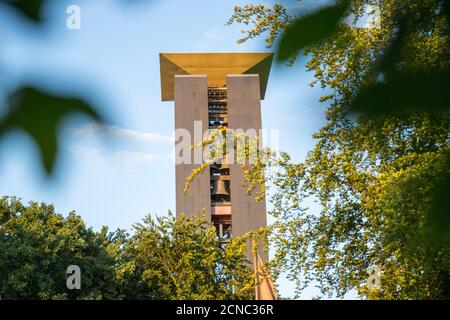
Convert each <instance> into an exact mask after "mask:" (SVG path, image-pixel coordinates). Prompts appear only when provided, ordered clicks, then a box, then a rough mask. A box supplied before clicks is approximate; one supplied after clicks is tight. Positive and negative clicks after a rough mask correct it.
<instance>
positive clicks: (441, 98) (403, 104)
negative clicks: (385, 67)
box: [350, 72, 450, 115]
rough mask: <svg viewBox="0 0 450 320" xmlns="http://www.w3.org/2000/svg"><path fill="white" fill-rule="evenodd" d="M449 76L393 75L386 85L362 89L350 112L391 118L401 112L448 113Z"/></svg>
mask: <svg viewBox="0 0 450 320" xmlns="http://www.w3.org/2000/svg"><path fill="white" fill-rule="evenodd" d="M449 88H450V74H448V73H444V72H434V73H425V72H424V73H420V72H417V73H407V72H397V73H396V74H394V75H393V76H392V77H391V78H389V79H388V80H386V81H381V82H378V83H376V84H374V85H373V86H370V87H367V88H366V89H363V90H362V91H361V93H360V94H359V95H358V96H356V98H355V99H354V100H353V103H352V104H351V106H350V108H351V111H356V112H364V113H366V114H372V115H379V114H386V115H388V114H392V113H394V112H398V111H402V110H405V109H411V110H417V111H440V110H443V109H448V108H449V105H448V102H449V101H450V90H448V89H449Z"/></svg>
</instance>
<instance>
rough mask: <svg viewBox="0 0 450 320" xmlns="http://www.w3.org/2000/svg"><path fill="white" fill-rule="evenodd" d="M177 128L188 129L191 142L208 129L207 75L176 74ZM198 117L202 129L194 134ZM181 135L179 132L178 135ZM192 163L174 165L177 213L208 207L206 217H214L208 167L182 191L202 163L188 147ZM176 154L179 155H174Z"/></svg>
mask: <svg viewBox="0 0 450 320" xmlns="http://www.w3.org/2000/svg"><path fill="white" fill-rule="evenodd" d="M174 96H175V129H185V130H187V131H188V132H189V133H190V135H191V139H190V141H189V144H197V143H199V142H200V141H202V138H203V136H202V135H203V131H204V130H206V129H208V79H207V77H206V75H175V79H174ZM196 121H199V122H200V124H201V127H202V128H201V130H199V131H201V132H199V134H197V136H195V135H194V123H195V122H196ZM177 132H178V131H177ZM175 138H176V139H177V138H178V137H177V135H176V137H175ZM185 152H189V157H188V158H189V160H190V162H191V163H181V164H176V166H175V177H176V183H175V184H176V215H177V218H178V217H179V216H180V214H181V213H185V214H186V216H188V217H190V216H197V215H199V214H200V212H201V210H205V214H206V218H207V220H208V221H211V201H210V181H209V180H210V179H209V170H205V172H203V173H202V174H200V175H199V176H198V177H197V178H196V179H194V181H193V182H192V184H191V187H190V191H189V193H187V194H185V193H184V192H183V189H184V186H185V182H186V177H188V176H189V175H190V174H191V172H192V170H193V169H194V168H196V167H197V166H198V165H199V164H195V163H194V160H195V159H194V156H193V153H194V152H191V151H190V150H189V149H188V150H185ZM175 157H177V155H175Z"/></svg>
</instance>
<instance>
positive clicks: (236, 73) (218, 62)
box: [160, 53, 272, 261]
mask: <svg viewBox="0 0 450 320" xmlns="http://www.w3.org/2000/svg"><path fill="white" fill-rule="evenodd" d="M271 63H272V54H271V53H161V54H160V67H161V95H162V100H163V101H175V129H178V130H176V137H175V138H176V140H178V139H179V138H180V137H179V135H180V132H181V133H183V132H189V133H190V141H189V142H190V144H197V143H199V142H200V141H201V140H202V139H203V138H204V136H203V132H204V131H205V130H208V129H212V128H215V127H217V126H227V127H228V128H230V129H243V130H248V129H254V130H257V131H258V130H259V129H261V100H262V99H264V94H265V90H266V85H267V80H268V76H269V71H270V66H271ZM199 125H200V127H199ZM184 138H185V137H184ZM176 143H177V142H176ZM182 158H183V159H184V160H183V161H181V162H180V161H179V163H176V166H175V167H176V168H175V170H176V213H177V217H178V216H179V215H180V214H181V213H184V214H185V215H186V216H193V215H199V214H200V213H201V212H202V211H204V213H205V214H206V217H207V219H208V220H209V221H210V222H211V223H212V224H214V225H215V226H216V229H217V230H218V234H219V236H220V237H221V239H222V241H227V239H230V238H233V237H239V236H242V235H243V234H245V233H246V232H248V231H251V230H257V229H259V227H261V226H266V205H265V202H264V201H256V200H255V197H254V196H252V195H248V194H247V192H246V190H245V189H244V188H242V187H241V185H242V184H243V182H244V181H243V174H242V169H241V167H240V165H239V164H235V163H233V161H230V162H231V164H227V163H222V164H219V163H215V164H212V165H211V166H210V168H209V170H205V171H204V172H203V173H201V174H200V175H199V176H198V177H196V179H195V180H194V181H193V183H192V184H191V187H190V191H189V193H184V186H185V181H186V177H187V176H189V175H190V173H191V171H192V170H193V169H194V168H196V167H198V166H199V164H200V163H199V161H201V160H199V159H198V157H197V156H196V155H195V152H194V151H189V154H188V155H186V154H185V155H183V157H182ZM260 256H261V259H262V260H263V261H265V260H267V255H266V254H265V253H263V252H260ZM249 258H251V257H249Z"/></svg>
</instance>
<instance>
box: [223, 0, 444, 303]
mask: <svg viewBox="0 0 450 320" xmlns="http://www.w3.org/2000/svg"><path fill="white" fill-rule="evenodd" d="M343 7H346V8H347V11H346V14H345V15H342V14H341V13H339V10H340V8H343ZM239 12H240V10H239V9H235V15H234V16H233V17H232V19H231V22H233V21H236V22H239V20H238V19H237V17H236V14H237V15H239ZM350 13H351V14H353V17H354V23H350V24H345V23H342V18H344V17H345V16H346V15H348V14H350ZM333 14H335V15H334V17H335V18H334V19H328V20H327V21H326V20H323V19H317V20H316V18H317V17H320V16H329V17H330V16H331V15H333ZM318 15H319V16H318ZM448 17H449V15H448V1H447V2H446V1H439V0H420V1H419V0H417V1H397V0H371V1H369V0H367V1H366V0H355V1H338V2H337V4H336V5H335V6H333V7H329V8H324V9H322V10H320V11H319V12H317V13H313V14H311V15H309V16H307V17H296V18H293V17H290V16H289V18H288V19H289V20H292V21H293V22H292V23H291V24H290V23H289V21H287V24H285V25H283V24H282V23H280V24H278V26H280V30H279V32H280V34H281V40H280V44H279V46H278V47H277V50H278V57H279V59H281V60H283V61H284V60H285V59H287V58H288V57H292V56H294V57H295V55H296V53H297V52H298V53H303V54H305V55H306V56H307V57H308V61H307V63H306V68H307V70H308V71H312V72H314V75H315V80H314V82H313V83H312V85H320V86H321V87H322V88H328V89H331V90H329V92H332V94H330V95H327V96H323V97H322V98H321V101H322V102H326V103H328V105H329V108H328V110H327V113H326V117H327V121H328V123H327V124H326V125H325V126H324V127H323V128H322V129H320V131H319V132H317V133H316V134H315V135H314V138H315V139H316V140H317V143H316V145H315V147H314V149H313V150H312V151H311V152H309V154H308V156H307V158H306V160H305V161H304V162H303V163H294V162H292V161H291V160H290V159H289V156H288V155H287V154H283V156H282V157H281V158H279V159H276V160H273V159H272V160H271V161H269V162H267V163H266V164H263V165H261V166H257V167H254V168H253V169H252V170H261V171H262V170H265V169H268V168H269V167H271V166H273V168H272V171H271V172H269V175H268V176H267V177H268V178H269V179H270V181H271V183H272V185H273V186H274V188H275V194H274V196H273V198H272V199H271V201H272V202H273V204H274V210H273V212H272V213H273V215H274V216H275V217H276V218H277V219H276V223H275V224H274V225H273V226H272V238H271V239H272V244H273V245H274V246H275V248H276V249H277V250H276V256H275V257H274V259H273V261H272V263H273V265H274V267H275V268H276V269H278V271H287V272H288V275H289V277H290V278H291V279H292V280H295V281H296V283H297V285H298V293H300V292H301V290H302V289H303V288H304V287H305V286H306V285H308V284H310V283H311V281H312V280H314V281H316V282H317V283H318V286H319V288H320V289H321V290H322V293H323V294H336V295H338V296H342V295H344V294H345V293H346V292H348V291H349V290H351V289H357V290H358V292H359V294H360V295H362V296H364V297H367V298H372V299H378V298H381V299H449V298H450V292H449V288H450V223H449V221H450V219H449V216H448V214H449V208H450V206H449V198H450V196H449V190H450V189H449V188H448V185H449V181H450V180H449V177H450V169H449V157H450V150H449V133H450V130H449V128H450V114H449V99H448V89H446V88H448V87H449V86H448V83H449V82H448V77H447V75H448V70H449V66H450V64H449V57H450V55H449V53H450V49H449V48H450V46H449V41H448V39H449V37H448V35H449V20H448ZM252 18H254V19H255V20H256V21H257V22H256V26H257V28H256V27H255V29H252V31H253V33H252V35H253V37H255V36H256V34H255V32H256V33H258V34H259V35H262V34H263V32H258V30H263V28H261V26H258V23H259V22H261V20H260V19H259V17H258V15H257V14H255V15H252V14H251V12H249V11H248V10H247V16H246V19H248V21H252V20H251V19H252ZM366 18H369V19H372V21H373V22H372V24H367V25H361V20H363V19H366ZM337 20H339V21H341V22H340V23H338V24H337V26H336V27H335V28H334V29H333V30H334V31H333V32H330V30H331V29H326V28H324V29H323V30H325V29H326V32H325V31H324V32H318V33H317V37H316V38H314V39H313V38H308V39H304V38H302V37H303V35H304V34H307V33H308V32H309V31H310V30H311V28H312V25H314V23H318V22H319V21H320V22H321V23H325V24H327V23H329V24H335V23H336V21H337ZM314 21H316V22H314ZM264 23H271V21H270V20H268V21H266V22H264ZM305 25H306V26H309V29H307V30H305V29H303V30H299V29H298V28H301V27H302V26H303V27H304V26H305ZM268 28H269V27H267V26H266V30H267V29H268ZM269 29H270V28H269ZM313 35H314V33H313ZM309 37H311V35H309ZM292 42H297V43H292ZM271 43H274V42H273V40H271ZM283 43H285V44H283ZM287 43H288V44H289V45H288V44H287ZM282 50H285V51H284V52H282ZM299 50H302V51H299ZM255 177H257V179H256V180H255ZM261 177H262V175H261V174H257V173H255V172H253V173H251V174H250V173H249V174H247V180H248V183H249V184H250V185H253V186H256V185H257V184H258V183H259V184H260V183H261V182H262V181H261ZM308 199H310V200H313V201H315V202H316V203H318V204H319V205H320V208H321V210H320V212H312V211H311V210H309V209H308V208H307V207H306V201H307V200H308ZM374 266H378V267H380V269H381V271H382V274H381V275H382V276H381V289H373V287H372V288H371V287H368V286H367V285H366V280H367V278H368V274H367V270H369V269H370V268H372V267H374Z"/></svg>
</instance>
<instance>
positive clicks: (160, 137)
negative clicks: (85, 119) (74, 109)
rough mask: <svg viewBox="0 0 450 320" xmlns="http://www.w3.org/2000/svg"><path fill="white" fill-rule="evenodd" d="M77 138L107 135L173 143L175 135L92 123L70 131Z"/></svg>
mask: <svg viewBox="0 0 450 320" xmlns="http://www.w3.org/2000/svg"><path fill="white" fill-rule="evenodd" d="M69 130H70V131H71V132H73V133H74V134H75V135H76V136H77V137H81V138H92V137H93V136H100V135H107V136H110V137H116V138H125V139H127V138H129V139H138V140H143V141H146V142H163V143H164V142H173V141H174V137H173V135H171V136H169V135H164V134H161V133H159V132H145V131H137V130H132V129H127V128H120V127H118V126H111V125H99V124H95V123H90V124H87V125H85V126H82V127H80V128H71V129H69Z"/></svg>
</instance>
